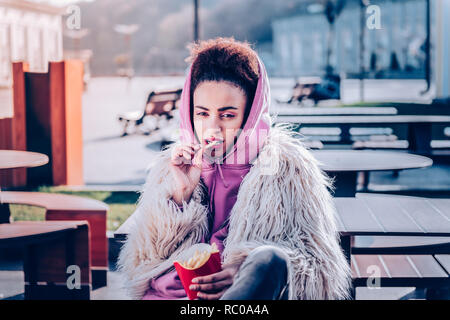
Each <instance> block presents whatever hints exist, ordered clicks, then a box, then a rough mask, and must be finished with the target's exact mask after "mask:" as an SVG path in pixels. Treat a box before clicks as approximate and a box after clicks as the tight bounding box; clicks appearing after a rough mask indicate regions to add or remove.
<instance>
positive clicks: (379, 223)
mask: <svg viewBox="0 0 450 320" xmlns="http://www.w3.org/2000/svg"><path fill="white" fill-rule="evenodd" d="M334 203H335V206H336V210H337V227H338V231H339V233H340V234H341V238H342V242H341V245H342V247H343V249H344V250H345V252H346V255H347V258H348V259H350V254H351V247H352V243H353V238H354V237H355V236H424V237H425V236H426V237H450V199H428V198H415V197H407V196H395V197H392V196H387V195H377V196H376V197H367V198H366V197H364V198H353V197H352V198H344V197H342V198H334ZM133 215H134V214H132V215H131V216H130V217H129V218H128V219H127V220H126V221H125V222H124V223H123V224H122V225H121V226H120V227H119V228H118V229H117V230H116V232H115V233H114V237H115V238H116V239H120V240H123V239H125V238H126V236H127V235H128V233H129V230H130V228H131V226H132V225H133V224H134V223H135V222H134V219H135V218H134V216H133ZM349 261H350V260H349Z"/></svg>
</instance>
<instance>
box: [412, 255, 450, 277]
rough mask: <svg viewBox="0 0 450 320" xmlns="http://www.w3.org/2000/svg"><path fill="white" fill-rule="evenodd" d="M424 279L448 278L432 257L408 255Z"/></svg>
mask: <svg viewBox="0 0 450 320" xmlns="http://www.w3.org/2000/svg"><path fill="white" fill-rule="evenodd" d="M408 258H409V259H410V262H412V263H413V264H414V265H415V267H416V269H417V270H418V271H419V273H420V274H421V276H422V278H435V277H444V278H445V277H446V276H448V275H447V273H446V272H445V271H444V270H443V269H442V268H441V267H440V266H439V265H438V264H437V263H436V260H435V259H434V258H433V256H431V255H408Z"/></svg>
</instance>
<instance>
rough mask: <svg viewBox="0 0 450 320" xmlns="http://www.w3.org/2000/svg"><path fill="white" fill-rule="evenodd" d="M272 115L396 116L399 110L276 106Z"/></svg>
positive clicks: (385, 108) (272, 110) (386, 108)
mask: <svg viewBox="0 0 450 320" xmlns="http://www.w3.org/2000/svg"><path fill="white" fill-rule="evenodd" d="M271 113H272V114H274V115H277V116H278V117H287V116H327V115H328V116H332V115H339V116H343V115H351V116H357V115H371V116H372V115H396V114H397V109H396V108H392V107H298V106H289V107H288V106H285V105H283V104H276V105H274V106H272V109H271Z"/></svg>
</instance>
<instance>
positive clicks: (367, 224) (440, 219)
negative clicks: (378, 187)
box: [334, 195, 450, 258]
mask: <svg viewBox="0 0 450 320" xmlns="http://www.w3.org/2000/svg"><path fill="white" fill-rule="evenodd" d="M334 200H335V205H336V209H337V213H338V217H337V223H338V230H339V232H340V233H341V236H342V243H341V245H342V247H343V249H344V251H345V252H346V254H347V258H349V257H350V254H351V248H352V243H353V239H354V237H355V236H402V237H405V236H422V237H450V199H427V198H414V197H407V196H396V197H392V196H381V195H378V196H377V197H364V198H335V199H334Z"/></svg>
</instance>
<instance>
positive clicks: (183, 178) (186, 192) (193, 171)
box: [170, 143, 203, 206]
mask: <svg viewBox="0 0 450 320" xmlns="http://www.w3.org/2000/svg"><path fill="white" fill-rule="evenodd" d="M202 155H203V149H202V148H201V146H200V145H199V144H194V143H191V144H182V145H179V146H177V147H175V148H174V149H173V151H172V157H171V163H170V170H171V172H172V175H173V177H174V179H175V186H176V187H175V192H174V194H173V195H172V198H173V200H174V201H175V202H176V203H177V204H178V205H179V206H181V205H182V203H183V200H184V201H186V202H188V201H189V199H190V198H191V195H192V193H193V192H194V189H195V187H196V186H197V184H198V182H199V181H200V173H201V172H202Z"/></svg>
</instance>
